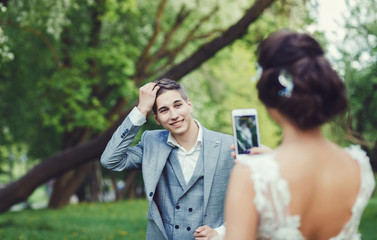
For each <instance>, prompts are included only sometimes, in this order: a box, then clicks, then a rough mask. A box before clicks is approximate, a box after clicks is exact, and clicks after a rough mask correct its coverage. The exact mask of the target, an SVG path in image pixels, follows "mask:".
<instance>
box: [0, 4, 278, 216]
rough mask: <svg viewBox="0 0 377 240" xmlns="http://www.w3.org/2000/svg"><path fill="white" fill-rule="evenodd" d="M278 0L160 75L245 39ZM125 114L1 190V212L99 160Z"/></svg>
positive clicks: (179, 71)
mask: <svg viewBox="0 0 377 240" xmlns="http://www.w3.org/2000/svg"><path fill="white" fill-rule="evenodd" d="M274 1H275V0H257V1H255V3H254V5H253V6H252V7H251V8H250V9H249V10H248V11H246V13H245V15H244V16H243V17H242V18H241V19H240V20H239V21H238V22H237V23H235V24H234V25H233V26H231V27H230V28H229V29H228V30H226V31H225V32H224V33H223V34H222V35H221V36H219V37H217V38H215V39H214V40H212V41H210V42H209V43H207V44H205V45H203V46H201V47H199V49H198V50H197V51H196V52H194V53H193V54H192V55H191V56H189V57H188V58H187V59H186V60H184V61H182V62H181V63H180V64H178V65H175V66H173V67H172V68H171V69H170V70H169V71H167V72H166V73H165V74H163V75H161V76H160V77H158V79H160V78H163V77H169V78H172V79H174V80H179V79H180V78H182V77H183V76H185V75H186V74H188V73H190V72H191V71H193V70H194V69H196V68H198V67H199V66H200V65H201V64H202V63H204V62H205V61H207V60H208V59H210V58H211V57H212V56H213V55H214V54H215V53H216V52H217V51H219V50H221V49H222V48H224V47H225V46H227V45H228V44H230V43H232V42H234V41H235V40H236V39H239V38H241V37H242V36H243V35H244V34H245V33H246V32H247V29H248V26H249V25H250V24H251V23H253V22H254V21H255V20H256V19H257V18H258V17H259V16H260V15H261V14H262V13H263V11H264V10H265V9H266V8H268V7H269V6H270V5H271V4H272V3H273V2H274ZM127 114H128V113H127ZM125 116H126V114H122V115H121V116H120V119H119V120H118V121H117V123H116V124H115V125H114V126H113V127H111V128H109V129H108V130H107V131H105V132H104V133H103V134H102V135H100V136H98V137H96V138H94V139H92V140H89V141H88V142H86V143H84V144H80V145H78V146H75V147H71V148H69V149H67V150H64V151H62V152H60V153H57V154H56V155H53V156H51V157H49V158H47V159H45V160H44V161H42V162H41V163H40V164H38V165H36V166H35V167H34V168H32V169H31V170H30V171H29V172H28V173H27V174H26V175H25V176H23V177H22V178H20V179H19V180H17V181H15V182H13V183H10V184H9V185H8V186H6V187H5V188H3V189H1V190H0V213H1V212H4V211H7V210H8V209H9V208H10V207H11V206H12V205H14V204H16V203H19V202H22V201H25V200H26V199H27V198H28V197H29V196H30V194H31V193H32V192H33V191H34V190H35V189H36V188H37V187H38V186H39V185H41V184H44V183H45V182H47V181H48V180H49V179H52V178H57V177H59V176H61V175H62V174H64V173H65V172H67V171H69V170H71V169H74V168H76V167H78V166H81V165H82V164H85V163H88V162H90V161H94V160H96V159H98V158H99V157H100V156H101V154H102V152H103V150H104V148H105V146H106V144H107V142H108V141H109V140H110V138H111V136H112V134H113V132H114V131H115V129H116V127H117V126H118V125H119V124H120V123H121V122H122V121H123V119H124V117H125ZM76 174H77V172H76Z"/></svg>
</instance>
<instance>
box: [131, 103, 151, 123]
mask: <svg viewBox="0 0 377 240" xmlns="http://www.w3.org/2000/svg"><path fill="white" fill-rule="evenodd" d="M128 117H129V118H130V120H131V122H132V124H133V125H135V126H141V125H143V124H144V123H145V122H146V121H147V119H146V117H145V116H144V115H143V114H142V113H141V112H140V111H139V109H138V108H137V107H134V109H132V111H131V112H130V114H128Z"/></svg>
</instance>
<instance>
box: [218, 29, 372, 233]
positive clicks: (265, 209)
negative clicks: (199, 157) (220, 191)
mask: <svg viewBox="0 0 377 240" xmlns="http://www.w3.org/2000/svg"><path fill="white" fill-rule="evenodd" d="M258 59H259V60H258V62H259V64H260V66H261V67H262V69H263V72H262V75H261V77H260V80H259V82H258V84H257V88H258V94H259V98H260V100H261V101H262V102H263V103H264V105H265V106H266V107H267V110H268V113H269V115H270V116H271V118H272V119H273V120H274V121H276V123H277V124H279V125H280V126H281V128H282V131H283V138H282V142H281V144H280V146H278V147H277V149H276V150H274V151H271V152H269V153H265V154H258V155H254V156H250V159H248V160H245V161H241V160H240V161H239V164H237V165H236V166H235V167H234V169H233V171H232V174H231V177H230V181H229V186H228V191H227V197H226V205H225V222H226V227H227V231H226V237H225V238H226V239H227V240H234V239H237V240H243V239H275V240H282V239H287V240H288V239H289V240H299V239H300V240H301V239H331V240H344V239H360V234H359V233H358V227H359V223H360V218H361V216H362V213H363V211H364V208H365V206H366V204H367V203H368V200H369V198H370V196H371V194H372V191H373V189H374V186H375V180H374V177H373V173H372V170H371V167H370V163H369V158H368V157H367V156H366V154H365V152H364V151H362V150H361V148H360V147H359V146H350V147H348V148H345V149H343V148H341V147H340V146H338V145H336V144H335V143H332V142H330V141H329V140H327V139H326V138H325V137H324V136H323V135H322V133H321V131H320V126H321V125H322V124H324V123H326V122H328V121H329V120H331V119H332V118H333V117H334V116H336V115H338V114H340V113H342V112H344V111H345V110H346V109H347V99H346V92H345V86H344V83H343V81H342V80H341V79H340V78H339V77H338V75H337V73H336V72H335V71H334V70H333V69H332V68H331V66H330V64H329V62H328V61H327V60H326V58H325V57H324V52H323V50H322V48H321V47H320V45H319V44H318V42H317V41H316V40H314V39H313V38H312V37H310V36H309V35H307V34H298V33H294V32H290V31H286V30H285V31H279V32H276V33H273V34H272V35H270V36H269V37H268V38H267V39H266V40H264V41H263V42H262V43H261V44H260V46H259V48H258Z"/></svg>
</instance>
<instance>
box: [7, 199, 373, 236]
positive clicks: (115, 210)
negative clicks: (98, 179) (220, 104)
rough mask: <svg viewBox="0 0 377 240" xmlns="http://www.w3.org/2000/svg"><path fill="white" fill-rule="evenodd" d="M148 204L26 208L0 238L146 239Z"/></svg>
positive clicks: (369, 227)
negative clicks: (51, 208) (54, 208)
mask: <svg viewBox="0 0 377 240" xmlns="http://www.w3.org/2000/svg"><path fill="white" fill-rule="evenodd" d="M147 208H148V203H147V201H146V200H132V201H123V202H118V203H101V204H79V205H70V206H67V207H65V208H62V209H57V210H49V209H41V210H24V211H19V212H6V213H3V214H1V215H0V239H1V240H71V239H72V240H112V239H114V240H118V239H132V240H139V239H145V230H146V227H147V219H146V213H147ZM360 232H361V233H362V239H363V240H376V239H377V193H375V194H374V197H373V198H372V199H371V200H370V202H369V204H368V206H367V208H366V210H365V212H364V214H363V218H362V222H361V225H360Z"/></svg>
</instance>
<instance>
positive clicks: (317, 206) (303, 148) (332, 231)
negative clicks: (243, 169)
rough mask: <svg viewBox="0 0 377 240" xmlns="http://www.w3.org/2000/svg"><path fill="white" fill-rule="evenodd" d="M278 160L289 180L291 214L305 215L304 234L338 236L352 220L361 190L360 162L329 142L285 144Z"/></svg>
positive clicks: (315, 236) (327, 237) (279, 151)
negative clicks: (353, 210)
mask: <svg viewBox="0 0 377 240" xmlns="http://www.w3.org/2000/svg"><path fill="white" fill-rule="evenodd" d="M276 160H277V161H278V163H279V165H280V170H281V177H282V178H283V179H285V180H286V181H287V182H288V186H289V190H290V194H291V202H290V214H291V215H298V216H300V218H301V226H300V231H301V233H302V234H303V235H304V236H305V238H306V239H329V238H330V237H334V236H336V235H337V234H338V233H339V232H340V231H341V230H342V229H343V227H344V225H345V224H346V223H347V221H348V220H349V219H350V217H351V213H352V212H351V209H352V207H353V205H354V203H355V201H356V198H357V196H358V193H359V189H360V167H359V165H358V163H357V161H356V160H354V159H352V158H351V156H350V155H349V154H348V153H346V152H345V151H344V150H342V149H340V148H339V147H337V146H335V145H333V144H330V143H328V142H324V143H323V145H322V144H321V143H319V144H315V143H310V144H309V143H308V144H305V142H303V143H302V144H299V145H297V144H296V145H294V146H287V147H284V145H283V146H282V147H281V148H279V149H278V151H277V155H276Z"/></svg>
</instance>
